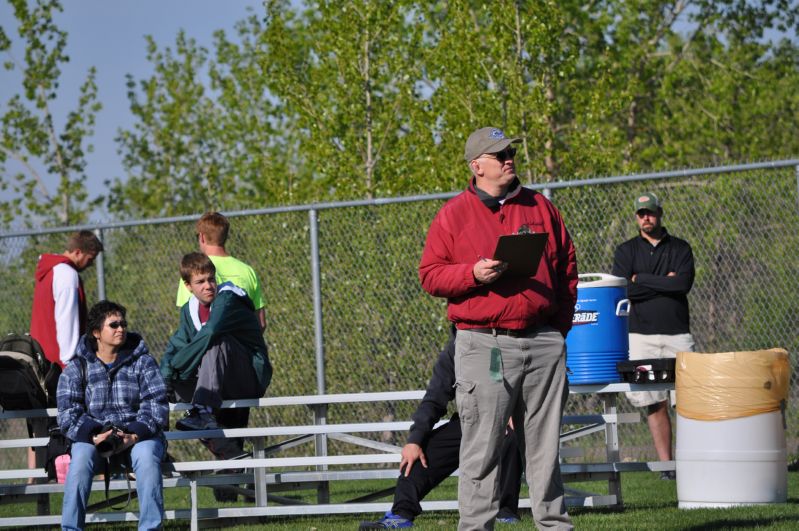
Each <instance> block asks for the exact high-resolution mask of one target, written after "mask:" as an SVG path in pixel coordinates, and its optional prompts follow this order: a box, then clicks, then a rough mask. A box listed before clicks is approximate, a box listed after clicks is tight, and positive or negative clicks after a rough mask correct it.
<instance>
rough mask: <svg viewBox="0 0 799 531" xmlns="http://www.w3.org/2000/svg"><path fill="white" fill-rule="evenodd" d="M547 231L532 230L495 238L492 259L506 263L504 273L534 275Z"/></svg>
mask: <svg viewBox="0 0 799 531" xmlns="http://www.w3.org/2000/svg"><path fill="white" fill-rule="evenodd" d="M548 239H549V233H547V232H533V233H524V234H506V235H504V236H500V237H499V239H498V240H497V248H496V250H494V260H501V261H503V262H505V263H506V264H508V269H507V270H506V273H511V274H513V275H521V276H526V277H531V276H534V275H535V273H536V271H538V263H539V262H540V261H541V256H543V254H544V248H545V247H546V245H547V240H548Z"/></svg>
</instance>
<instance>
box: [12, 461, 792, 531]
mask: <svg viewBox="0 0 799 531" xmlns="http://www.w3.org/2000/svg"><path fill="white" fill-rule="evenodd" d="M745 480H746V478H741V481H745ZM391 484H392V482H390V481H363V482H339V483H333V484H331V498H332V500H333V501H334V502H341V501H345V500H347V499H352V498H355V497H357V496H359V495H362V494H365V493H367V492H368V491H369V490H370V489H376V488H385V487H388V486H391ZM603 485H605V484H604V483H602V482H591V483H580V484H568V485H567V486H569V487H572V488H578V489H582V490H591V491H599V492H600V493H601V492H603V491H602V490H601V489H602V487H603ZM456 488H457V486H456V482H455V480H454V479H449V480H447V481H446V482H445V483H444V484H442V485H441V486H440V487H439V488H438V489H436V490H435V491H433V492H432V493H431V495H430V497H429V498H428V499H452V498H454V497H455V493H456ZM622 488H623V497H624V502H625V507H624V509H623V510H610V509H603V508H573V509H572V510H571V511H570V513H571V515H572V518H573V520H574V524H575V526H576V527H577V528H578V529H591V530H595V529H611V530H626V529H658V530H660V529H683V530H685V529H688V530H700V529H701V530H706V529H711V530H715V529H718V530H721V529H785V530H793V529H797V528H799V472H795V471H794V472H790V473H789V474H788V503H785V504H775V505H759V506H748V507H736V508H732V509H694V510H680V509H678V508H677V486H676V482H674V481H662V480H660V479H659V477H658V475H657V474H655V473H627V474H624V475H623V480H622ZM523 494H526V493H523ZM283 495H285V493H283ZM103 496H104V495H103V493H102V492H94V493H92V500H91V501H92V502H96V501H101V500H102V499H103ZM165 496H166V506H167V508H168V509H175V508H186V507H188V496H189V493H188V489H167V490H166V491H165ZM297 497H298V498H300V499H303V500H306V501H312V500H313V498H314V495H313V493H312V492H310V491H305V492H301V493H299V494H298V496H297ZM200 505H201V506H202V507H215V506H220V504H217V503H216V502H214V500H213V496H212V495H211V492H210V490H208V489H202V490H201V491H200ZM221 506H225V507H230V506H235V504H232V503H229V504H221ZM52 507H53V509H54V512H55V511H59V510H60V496H53V501H52ZM131 508H133V510H135V502H133V504H132V505H131ZM0 514H2V516H24V515H32V514H35V505H34V504H33V503H20V504H13V505H0ZM379 516H380V515H378V514H357V515H331V516H309V517H281V518H270V519H269V520H268V529H270V530H271V529H276V530H304V531H313V530H318V531H327V530H331V531H337V530H353V529H357V526H358V522H359V521H360V520H367V519H375V518H377V517H379ZM522 518H523V525H522V526H511V525H502V524H497V528H498V529H509V530H510V529H514V528H522V527H523V528H526V529H529V528H531V526H532V524H533V522H532V518H531V516H530V513H529V512H526V513H525V514H523V516H522ZM457 521H458V518H457V513H456V512H454V511H453V512H429V513H424V514H422V515H421V516H420V517H419V518H418V519H417V520H416V526H415V527H416V528H417V529H420V530H424V529H454V528H455V526H456V524H457ZM265 523H267V521H266V520H264V521H262V522H261V523H253V524H240V525H233V521H230V526H229V529H236V530H256V529H264V524H265ZM129 528H131V525H130V524H128V525H108V526H104V525H102V526H101V525H96V526H93V527H92V529H115V530H116V529H119V530H121V529H129ZM166 528H167V529H185V528H186V522H185V521H181V522H168V523H167V525H166Z"/></svg>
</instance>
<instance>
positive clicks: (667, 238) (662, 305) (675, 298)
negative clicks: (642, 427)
mask: <svg viewBox="0 0 799 531" xmlns="http://www.w3.org/2000/svg"><path fill="white" fill-rule="evenodd" d="M634 206H635V220H636V222H637V223H638V229H639V230H638V236H636V237H635V238H632V239H631V240H627V241H626V242H624V243H622V244H621V245H619V246H618V247H617V248H616V253H615V256H614V260H613V274H614V275H616V276H619V277H624V278H626V279H627V280H628V283H627V297H628V298H629V299H630V302H631V305H630V321H629V327H630V328H629V330H630V360H639V359H647V358H675V357H676V356H677V352H680V351H686V352H687V351H693V350H694V338H693V336H692V335H691V330H690V326H689V321H690V319H689V314H688V292H689V291H691V286H693V283H694V255H693V252H692V251H691V246H690V245H689V244H688V242H686V241H685V240H681V239H679V238H675V237H674V236H671V235H670V234H669V233H668V232H667V231H666V227H664V226H663V225H662V223H661V222H662V219H663V208H662V207H661V204H660V200H659V199H658V197H657V196H656V195H655V194H653V193H651V192H647V193H645V194H643V195H640V196H638V197H636V198H635V202H634ZM627 398H628V400H630V402H631V403H632V404H633V405H634V406H636V407H645V408H647V416H646V420H647V424H649V431H650V432H651V433H652V440H653V441H654V443H655V450H656V451H657V453H658V458H659V459H660V460H661V461H671V459H672V452H671V419H670V418H669V408H668V402H667V401H668V398H669V396H668V394H667V393H666V391H641V392H638V391H637V392H631V393H627ZM660 477H661V479H674V471H672V470H669V471H664V472H662V473H661V475H660Z"/></svg>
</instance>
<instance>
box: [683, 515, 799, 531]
mask: <svg viewBox="0 0 799 531" xmlns="http://www.w3.org/2000/svg"><path fill="white" fill-rule="evenodd" d="M791 522H793V523H794V525H796V526H797V527H799V515H796V516H774V517H772V518H751V519H743V518H738V519H733V520H723V519H722V520H711V521H709V522H703V523H701V524H699V525H694V526H691V527H686V528H684V531H706V530H708V529H753V528H760V527H767V526H772V525H775V524H785V523H791ZM794 529H796V528H794Z"/></svg>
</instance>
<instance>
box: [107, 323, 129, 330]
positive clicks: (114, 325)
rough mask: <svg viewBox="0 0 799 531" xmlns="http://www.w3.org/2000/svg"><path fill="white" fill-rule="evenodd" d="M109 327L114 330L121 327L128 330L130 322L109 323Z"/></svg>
mask: <svg viewBox="0 0 799 531" xmlns="http://www.w3.org/2000/svg"><path fill="white" fill-rule="evenodd" d="M108 326H109V327H111V329H112V330H116V329H117V328H119V327H120V326H121V327H122V328H127V327H128V322H127V321H111V322H110V323H108Z"/></svg>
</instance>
